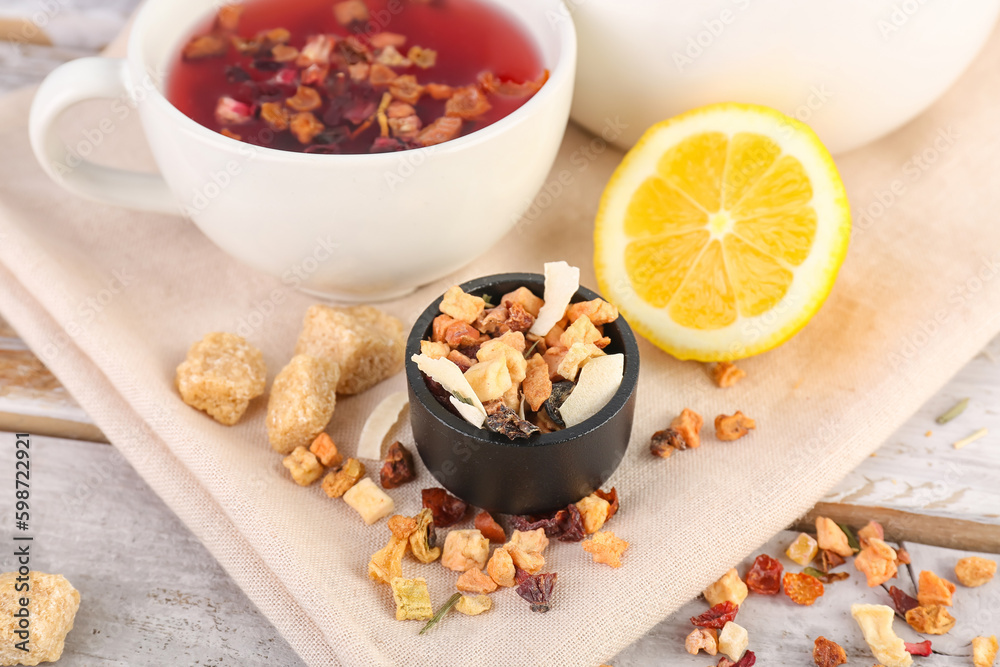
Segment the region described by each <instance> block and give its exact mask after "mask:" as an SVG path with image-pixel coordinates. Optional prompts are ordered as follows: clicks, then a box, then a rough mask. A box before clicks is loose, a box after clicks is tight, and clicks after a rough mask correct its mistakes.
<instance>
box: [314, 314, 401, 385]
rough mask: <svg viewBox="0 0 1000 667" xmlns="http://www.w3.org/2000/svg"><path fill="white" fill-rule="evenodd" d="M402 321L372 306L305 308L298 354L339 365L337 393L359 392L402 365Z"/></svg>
mask: <svg viewBox="0 0 1000 667" xmlns="http://www.w3.org/2000/svg"><path fill="white" fill-rule="evenodd" d="M405 345H406V341H405V340H404V335H403V323H402V322H400V321H399V320H398V319H396V318H395V317H392V316H391V315H386V314H385V313H383V312H382V311H381V310H379V309H377V308H372V307H371V306H354V307H352V308H334V307H332V306H324V305H322V304H317V305H315V306H312V307H311V308H309V310H308V311H306V316H305V320H304V321H303V323H302V333H301V334H299V340H298V343H296V345H295V354H308V355H312V356H314V357H323V358H326V359H330V360H331V361H334V362H336V363H337V364H338V365H339V366H340V381H339V382H338V384H337V393H338V394H357V393H360V392H362V391H364V390H365V389H368V388H369V387H371V386H373V385H375V384H376V383H378V382H380V381H382V380H384V379H385V378H387V377H389V376H390V375H395V374H396V373H398V372H399V371H400V370H401V369H402V368H403V352H404V348H405Z"/></svg>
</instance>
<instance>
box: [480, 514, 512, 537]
mask: <svg viewBox="0 0 1000 667" xmlns="http://www.w3.org/2000/svg"><path fill="white" fill-rule="evenodd" d="M475 526H476V528H477V529H478V530H479V532H480V533H482V534H483V537H485V538H486V539H488V540H489V541H490V542H496V543H498V544H503V543H504V542H506V541H507V534H506V533H504V532H503V528H501V527H500V524H499V523H497V522H496V519H494V518H493V516H492V515H491V514H490V513H489V512H487V511H486V510H483V511H482V512H480V513H479V514H477V515H476V521H475Z"/></svg>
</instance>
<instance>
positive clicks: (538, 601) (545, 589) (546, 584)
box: [515, 570, 556, 613]
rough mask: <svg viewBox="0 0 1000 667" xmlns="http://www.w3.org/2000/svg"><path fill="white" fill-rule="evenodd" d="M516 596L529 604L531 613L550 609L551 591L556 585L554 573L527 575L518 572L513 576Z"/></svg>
mask: <svg viewBox="0 0 1000 667" xmlns="http://www.w3.org/2000/svg"><path fill="white" fill-rule="evenodd" d="M515 580H516V581H517V588H516V589H515V590H516V591H517V594H518V595H520V596H521V597H522V598H523V599H524V600H527V601H528V602H529V603H531V611H537V612H541V613H545V612H547V611H548V610H549V609H550V608H551V601H552V589H553V588H554V587H555V585H556V573H555V572H551V573H545V574H528V573H527V572H525V571H523V570H518V571H517V573H516V574H515Z"/></svg>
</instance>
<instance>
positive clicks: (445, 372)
mask: <svg viewBox="0 0 1000 667" xmlns="http://www.w3.org/2000/svg"><path fill="white" fill-rule="evenodd" d="M410 361H412V362H413V363H415V364H416V365H417V368H419V369H420V372H421V373H423V374H424V375H426V376H427V377H429V378H430V379H432V380H434V381H435V382H437V383H438V384H440V385H441V386H442V387H444V389H445V391H447V392H448V393H450V394H451V403H452V405H454V406H455V409H456V410H458V412H459V414H460V415H462V417H464V418H465V420H466V421H468V422H469V423H470V424H472V425H473V426H475V427H476V428H481V427H482V425H483V422H484V421H485V420H486V408H485V407H483V402H482V401H480V400H479V397H478V396H476V392H475V391H473V389H472V385H470V384H469V381H468V380H467V379H466V377H465V375H464V374H463V373H462V369H461V368H459V367H458V365H457V364H455V362H453V361H449V360H448V359H444V358H442V359H431V358H430V357H428V356H427V355H426V354H415V355H413V356H412V357H410Z"/></svg>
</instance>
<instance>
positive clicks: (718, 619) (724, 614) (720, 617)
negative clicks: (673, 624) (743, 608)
mask: <svg viewBox="0 0 1000 667" xmlns="http://www.w3.org/2000/svg"><path fill="white" fill-rule="evenodd" d="M739 610H740V606H739V605H737V604H734V603H732V602H730V601H729V600H726V601H725V602H720V603H719V604H717V605H715V606H714V607H712V608H711V609H709V610H708V611H706V612H705V613H704V614H700V615H698V616H692V617H691V625H694V626H697V627H699V628H714V629H716V630H721V629H722V627H723V626H725V625H726V623H729V622H731V621H733V620H734V619H735V618H736V613H737V612H738V611H739Z"/></svg>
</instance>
